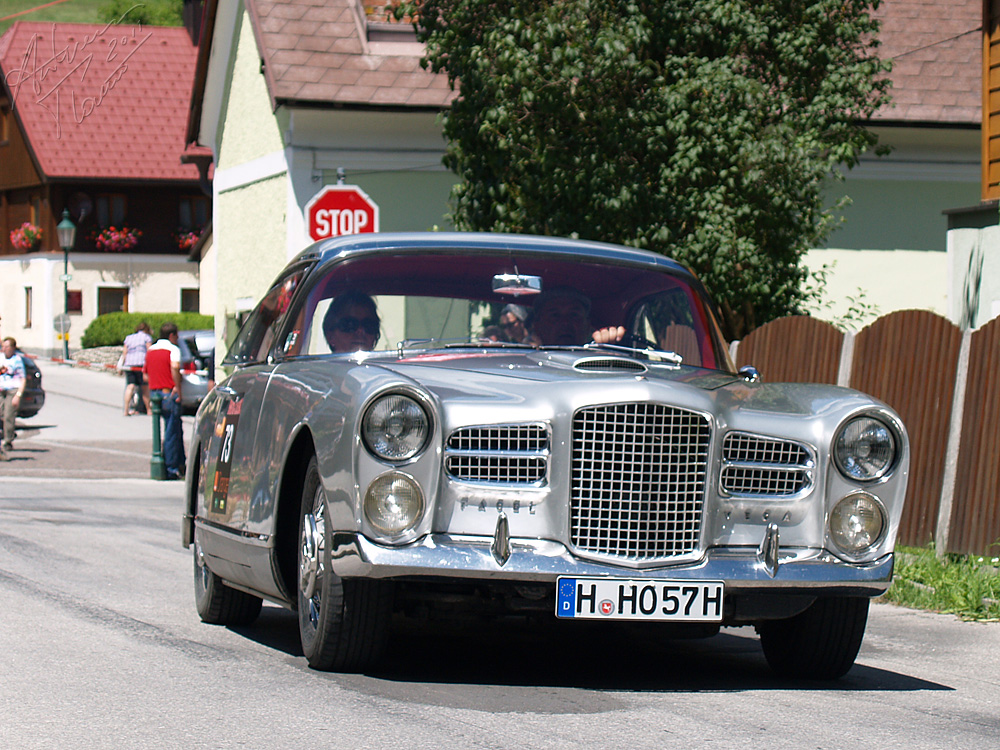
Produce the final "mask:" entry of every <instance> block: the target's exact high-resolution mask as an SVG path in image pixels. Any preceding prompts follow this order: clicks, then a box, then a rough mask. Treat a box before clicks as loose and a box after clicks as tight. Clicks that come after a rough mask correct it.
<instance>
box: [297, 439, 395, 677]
mask: <svg viewBox="0 0 1000 750" xmlns="http://www.w3.org/2000/svg"><path fill="white" fill-rule="evenodd" d="M326 513H327V508H326V497H325V495H324V493H323V485H322V483H321V482H320V478H319V469H318V467H317V464H316V458H315V456H314V457H313V458H312V459H311V460H310V461H309V466H308V467H307V468H306V476H305V481H304V482H303V487H302V505H301V513H300V514H299V552H298V563H299V565H298V572H299V576H298V585H297V588H298V614H299V637H300V639H301V641H302V653H303V654H305V657H306V660H307V661H308V662H309V666H310V667H312V668H313V669H318V670H322V671H331V670H336V671H339V672H358V671H362V670H364V669H367V668H369V667H370V666H371V665H372V664H374V663H376V662H377V661H378V659H379V657H381V655H382V652H383V651H384V649H385V643H386V638H387V635H388V627H389V619H390V616H391V614H392V583H391V582H389V581H381V580H376V579H348V580H344V579H342V578H340V577H338V576H336V575H334V573H333V566H332V564H331V557H330V547H331V545H330V533H331V530H330V528H329V526H328V524H327V523H326Z"/></svg>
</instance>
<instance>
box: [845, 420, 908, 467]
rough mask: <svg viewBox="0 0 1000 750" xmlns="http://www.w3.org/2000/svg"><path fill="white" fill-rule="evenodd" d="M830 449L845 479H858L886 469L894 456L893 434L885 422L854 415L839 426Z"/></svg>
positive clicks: (894, 442)
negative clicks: (853, 417)
mask: <svg viewBox="0 0 1000 750" xmlns="http://www.w3.org/2000/svg"><path fill="white" fill-rule="evenodd" d="M833 453H834V456H835V457H836V461H837V467H838V468H839V469H840V471H841V472H842V473H843V474H844V476H845V477H847V478H848V479H855V480H857V481H860V482H865V481H869V480H872V479H878V478H880V477H883V476H885V475H886V473H888V471H889V469H891V468H892V465H893V462H894V461H895V460H896V438H895V437H894V436H893V433H892V430H890V429H889V427H887V426H886V425H885V423H883V422H881V421H879V420H878V419H875V418H874V417H856V418H855V419H852V420H851V421H850V422H848V423H847V424H846V425H844V427H843V428H842V429H841V430H840V434H839V435H837V439H836V441H835V442H834V446H833Z"/></svg>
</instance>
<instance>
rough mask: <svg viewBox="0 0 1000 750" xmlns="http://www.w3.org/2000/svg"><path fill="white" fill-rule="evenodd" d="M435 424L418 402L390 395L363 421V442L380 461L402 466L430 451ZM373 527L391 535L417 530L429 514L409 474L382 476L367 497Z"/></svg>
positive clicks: (394, 472)
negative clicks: (424, 514) (418, 525)
mask: <svg viewBox="0 0 1000 750" xmlns="http://www.w3.org/2000/svg"><path fill="white" fill-rule="evenodd" d="M430 431H431V422H430V419H429V417H428V416H427V412H426V410H425V409H424V407H423V406H421V404H420V403H418V402H417V401H416V399H413V398H411V397H410V396H407V395H405V394H401V393H390V394H388V395H385V396H382V397H380V398H378V399H376V400H375V401H374V402H372V404H371V405H370V406H369V407H368V410H367V411H366V412H365V415H364V417H363V418H362V420H361V439H362V440H363V441H364V444H365V447H366V448H367V449H368V451H369V452H370V453H371V454H372V455H373V456H375V457H376V458H378V459H380V460H382V461H387V462H389V463H394V464H402V463H406V462H407V461H410V460H411V459H413V458H416V457H417V456H419V455H420V454H421V453H422V452H423V450H424V448H426V446H427V441H428V438H429V437H430ZM364 512H365V517H366V518H367V519H368V523H370V524H371V525H372V527H373V528H375V529H376V530H377V531H379V532H380V533H382V534H385V535H386V536H390V537H395V536H399V535H400V534H403V533H405V532H406V531H408V530H409V529H412V528H413V527H414V526H416V525H417V523H418V522H419V521H420V519H421V517H422V516H423V513H424V493H423V491H422V490H421V489H420V485H419V484H417V481H416V480H415V479H414V478H413V477H411V476H410V475H409V474H406V473H405V472H402V471H399V470H398V469H392V470H390V471H387V472H385V473H383V474H379V475H378V476H377V477H375V479H374V480H373V481H372V482H371V484H369V485H368V489H367V491H366V492H365V499H364Z"/></svg>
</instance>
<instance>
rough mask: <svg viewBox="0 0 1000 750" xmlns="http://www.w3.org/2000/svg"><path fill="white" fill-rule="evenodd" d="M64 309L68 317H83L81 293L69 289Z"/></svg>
mask: <svg viewBox="0 0 1000 750" xmlns="http://www.w3.org/2000/svg"><path fill="white" fill-rule="evenodd" d="M66 308H67V310H66V311H67V312H68V313H69V314H70V315H83V292H81V291H80V290H79V289H70V290H69V291H68V292H67V293H66Z"/></svg>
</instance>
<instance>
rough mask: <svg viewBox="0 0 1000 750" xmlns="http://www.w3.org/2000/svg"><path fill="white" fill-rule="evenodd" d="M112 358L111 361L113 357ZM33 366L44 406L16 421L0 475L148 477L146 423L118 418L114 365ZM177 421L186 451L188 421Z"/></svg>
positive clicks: (121, 384) (141, 418)
mask: <svg viewBox="0 0 1000 750" xmlns="http://www.w3.org/2000/svg"><path fill="white" fill-rule="evenodd" d="M108 348H114V347H108ZM91 351H93V350H91ZM114 357H115V358H114V362H117V360H118V357H117V353H115V355H114ZM35 362H36V364H37V365H38V367H39V369H40V370H41V371H42V387H43V388H44V389H45V406H43V407H42V409H41V411H39V412H38V414H37V415H36V416H34V417H31V418H30V419H19V420H18V421H17V438H16V439H15V440H14V450H13V451H12V452H11V460H10V461H7V462H5V463H2V464H0V476H11V477H31V476H35V477H63V478H78V479H112V478H136V479H149V478H150V459H151V458H152V446H153V428H152V421H151V419H150V417H149V416H146V415H134V416H131V417H126V416H124V415H123V413H122V412H123V404H122V399H123V397H124V391H125V379H124V378H123V377H121V376H120V375H118V374H117V373H116V372H115V370H114V362H112V363H111V365H110V367H109V366H107V365H106V363H104V362H89V361H85V360H83V359H82V358H81V359H80V360H79V361H78V362H76V363H74V364H73V365H69V364H64V363H62V362H59V361H54V360H46V359H42V358H38V359H36V360H35ZM183 423H184V436H185V447H186V446H187V443H188V442H189V439H190V435H191V426H192V423H193V417H189V416H186V417H184V418H183ZM161 435H162V433H161Z"/></svg>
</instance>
